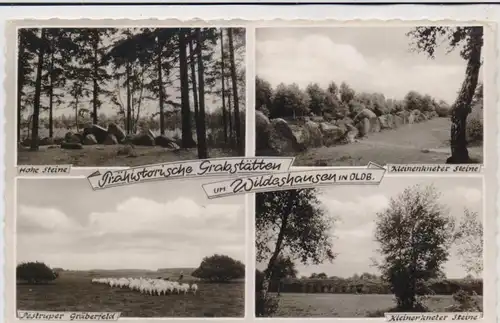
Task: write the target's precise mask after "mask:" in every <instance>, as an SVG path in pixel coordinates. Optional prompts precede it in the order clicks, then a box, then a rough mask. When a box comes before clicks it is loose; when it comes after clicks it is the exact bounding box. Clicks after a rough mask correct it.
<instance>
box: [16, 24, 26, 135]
mask: <svg viewBox="0 0 500 323" xmlns="http://www.w3.org/2000/svg"><path fill="white" fill-rule="evenodd" d="M22 33H23V31H21V30H20V31H19V48H18V54H17V141H18V142H21V119H22V113H21V110H22V109H21V102H22V96H23V87H24V81H25V79H24V66H23V61H22V59H21V57H23V56H24V51H25V47H24V41H23V35H22Z"/></svg>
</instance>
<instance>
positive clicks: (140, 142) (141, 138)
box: [132, 133, 155, 146]
mask: <svg viewBox="0 0 500 323" xmlns="http://www.w3.org/2000/svg"><path fill="white" fill-rule="evenodd" d="M132 143H133V144H134V145H136V146H154V145H155V138H154V137H152V136H150V135H149V133H140V134H138V135H136V136H134V137H132Z"/></svg>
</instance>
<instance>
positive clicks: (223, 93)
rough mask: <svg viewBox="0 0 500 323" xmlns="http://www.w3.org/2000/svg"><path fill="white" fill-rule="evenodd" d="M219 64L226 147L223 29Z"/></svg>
mask: <svg viewBox="0 0 500 323" xmlns="http://www.w3.org/2000/svg"><path fill="white" fill-rule="evenodd" d="M220 62H221V79H222V81H221V93H222V94H221V99H222V127H223V129H224V143H225V144H226V145H227V111H226V98H225V96H226V88H225V83H224V76H225V75H224V73H225V70H226V69H225V68H224V29H223V28H221V29H220Z"/></svg>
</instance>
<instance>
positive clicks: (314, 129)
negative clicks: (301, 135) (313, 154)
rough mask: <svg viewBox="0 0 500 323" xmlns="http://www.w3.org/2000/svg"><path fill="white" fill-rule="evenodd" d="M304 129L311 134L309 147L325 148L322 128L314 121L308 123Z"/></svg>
mask: <svg viewBox="0 0 500 323" xmlns="http://www.w3.org/2000/svg"><path fill="white" fill-rule="evenodd" d="M304 128H305V129H306V130H307V132H308V133H309V146H310V147H321V146H323V134H322V133H321V129H320V126H319V125H318V124H317V123H316V122H314V121H307V122H306V123H305V124H304Z"/></svg>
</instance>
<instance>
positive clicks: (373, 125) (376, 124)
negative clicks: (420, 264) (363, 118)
mask: <svg viewBox="0 0 500 323" xmlns="http://www.w3.org/2000/svg"><path fill="white" fill-rule="evenodd" d="M380 130H381V128H380V121H379V120H378V118H373V119H370V131H371V132H380Z"/></svg>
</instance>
